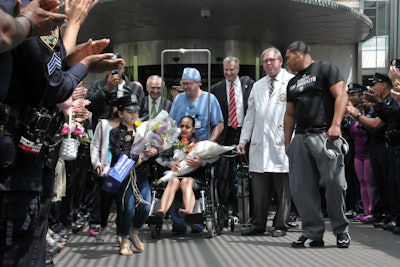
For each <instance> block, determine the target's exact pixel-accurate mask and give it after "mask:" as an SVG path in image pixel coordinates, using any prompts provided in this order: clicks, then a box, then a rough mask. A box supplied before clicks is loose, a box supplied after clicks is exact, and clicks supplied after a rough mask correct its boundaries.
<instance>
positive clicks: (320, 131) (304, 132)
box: [295, 129, 327, 135]
mask: <svg viewBox="0 0 400 267" xmlns="http://www.w3.org/2000/svg"><path fill="white" fill-rule="evenodd" d="M326 131H327V130H326V129H301V130H296V132H295V134H305V135H308V134H313V133H324V132H326Z"/></svg>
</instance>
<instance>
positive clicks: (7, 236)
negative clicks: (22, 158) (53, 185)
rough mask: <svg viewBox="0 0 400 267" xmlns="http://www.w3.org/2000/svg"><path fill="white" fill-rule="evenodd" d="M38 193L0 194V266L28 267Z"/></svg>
mask: <svg viewBox="0 0 400 267" xmlns="http://www.w3.org/2000/svg"><path fill="white" fill-rule="evenodd" d="M39 195H40V193H39V192H33V191H21V192H7V193H4V192H1V193H0V207H1V210H0V266H31V265H32V263H33V262H32V259H33V251H34V250H33V243H34V236H35V229H36V227H37V220H38V215H39V209H40V203H39Z"/></svg>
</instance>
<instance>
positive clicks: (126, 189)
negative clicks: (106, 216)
mask: <svg viewBox="0 0 400 267" xmlns="http://www.w3.org/2000/svg"><path fill="white" fill-rule="evenodd" d="M137 186H138V188H139V191H140V194H141V195H142V197H143V199H144V200H145V201H147V202H148V203H150V202H151V192H150V184H149V181H148V179H147V177H144V178H143V177H138V178H137ZM117 194H118V197H117V198H118V206H119V207H120V210H121V213H120V219H119V224H118V228H119V229H118V230H119V234H120V236H121V237H123V238H128V237H129V234H130V230H131V228H133V229H139V228H141V227H142V226H143V224H144V223H145V222H146V220H147V217H148V216H149V212H150V205H149V204H144V203H140V204H139V205H138V207H136V208H135V206H136V203H137V199H136V197H135V195H134V193H133V188H132V184H131V181H130V179H125V181H124V182H123V183H122V185H121V187H120V189H119V191H118V192H117ZM122 203H123V206H121V204H122Z"/></svg>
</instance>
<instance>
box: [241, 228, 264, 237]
mask: <svg viewBox="0 0 400 267" xmlns="http://www.w3.org/2000/svg"><path fill="white" fill-rule="evenodd" d="M264 232H265V231H264V230H259V229H256V228H253V227H251V228H250V229H247V230H244V231H243V232H242V236H249V235H262V234H264Z"/></svg>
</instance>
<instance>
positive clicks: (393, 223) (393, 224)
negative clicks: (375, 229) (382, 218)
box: [382, 219, 397, 231]
mask: <svg viewBox="0 0 400 267" xmlns="http://www.w3.org/2000/svg"><path fill="white" fill-rule="evenodd" d="M396 223H397V221H396V219H393V220H391V221H390V222H388V223H386V224H384V225H382V229H383V230H386V231H393V230H394V228H395V227H396Z"/></svg>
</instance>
